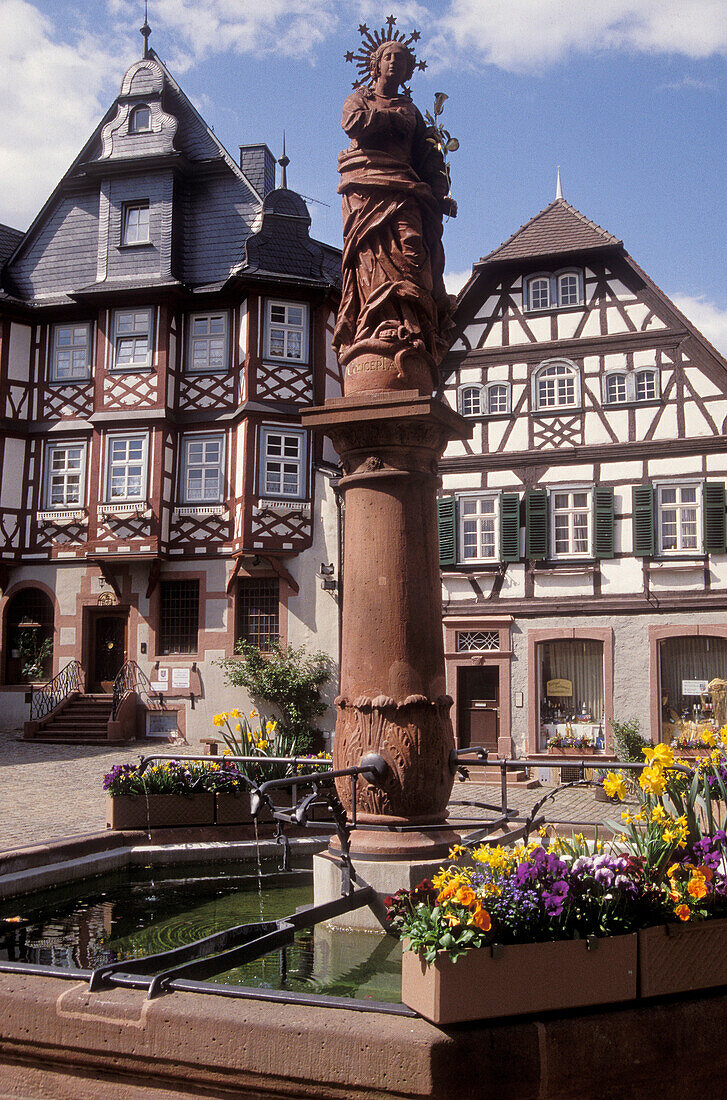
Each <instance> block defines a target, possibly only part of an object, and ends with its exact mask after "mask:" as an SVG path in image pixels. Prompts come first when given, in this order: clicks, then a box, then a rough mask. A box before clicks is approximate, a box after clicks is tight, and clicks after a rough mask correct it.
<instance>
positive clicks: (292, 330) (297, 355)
mask: <svg viewBox="0 0 727 1100" xmlns="http://www.w3.org/2000/svg"><path fill="white" fill-rule="evenodd" d="M266 308H267V314H266V331H265V355H266V357H267V358H269V359H285V360H289V361H292V362H296V363H307V362H308V306H307V305H306V304H305V303H304V302H270V301H269V302H267V307H266Z"/></svg>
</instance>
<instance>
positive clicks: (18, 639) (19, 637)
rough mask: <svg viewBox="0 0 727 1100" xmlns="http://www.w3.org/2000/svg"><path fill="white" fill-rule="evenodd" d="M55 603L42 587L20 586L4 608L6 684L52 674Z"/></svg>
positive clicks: (29, 680)
mask: <svg viewBox="0 0 727 1100" xmlns="http://www.w3.org/2000/svg"><path fill="white" fill-rule="evenodd" d="M53 618H54V612H53V604H52V603H51V600H50V597H49V596H47V595H46V594H45V592H43V591H42V589H40V588H21V589H20V591H19V592H16V593H15V595H14V596H11V597H10V599H9V600H8V604H7V608H6V611H5V647H4V649H5V683H6V684H23V683H25V684H27V683H30V682H33V681H35V682H36V683H37V682H38V681H40V682H41V683H42V682H44V681H48V680H50V678H51V676H52V675H53Z"/></svg>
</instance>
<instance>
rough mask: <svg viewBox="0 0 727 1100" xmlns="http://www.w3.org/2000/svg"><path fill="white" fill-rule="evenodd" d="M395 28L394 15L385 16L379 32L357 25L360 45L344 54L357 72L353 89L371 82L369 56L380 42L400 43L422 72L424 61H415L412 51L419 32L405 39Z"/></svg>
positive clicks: (404, 35) (424, 65) (407, 92)
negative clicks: (355, 49) (383, 24)
mask: <svg viewBox="0 0 727 1100" xmlns="http://www.w3.org/2000/svg"><path fill="white" fill-rule="evenodd" d="M395 26H396V16H395V15H389V16H387V19H386V22H385V26H383V27H381V29H380V30H373V31H371V30H369V27H368V25H367V24H366V23H359V27H358V32H359V34H360V35H361V45H360V47H359V49H358V50H357V51H355V52H354V51H353V50H347V51H346V53H345V54H344V57H345V59H346V61H350V62H352V63H353V64H355V66H356V68H357V70H358V80H356V81H354V84H353V87H354V88H361V87H363V86H364V85H366V84H369V83H370V82H371V54H372V53H373V52H374V51H375V50H377V49H378V48H379V46H380V45H381V44H382V42H401V44H402V45H403V46H406V48H407V49H408V50H409V52H410V53H411V55H412V57H413V58H414V67H415V68H416V69H419V71H420V72H424V70H425V69H426V67H427V63H426V61H417V57H416V53H415V51H414V43H415V42H418V41H419V39H420V38H421V31H417V30H414V31H412V32H411V34H410V35H409V36H408V37H407V35H406V34H405V33H404V32H403V31H399V30H395V29H394V28H395ZM402 91H403V92H404V94H405V95H408V94H410V92H409V90H408V89H407V88H403V89H402Z"/></svg>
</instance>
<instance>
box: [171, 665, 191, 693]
mask: <svg viewBox="0 0 727 1100" xmlns="http://www.w3.org/2000/svg"><path fill="white" fill-rule="evenodd" d="M172 687H173V688H187V690H189V669H188V668H173V669H172Z"/></svg>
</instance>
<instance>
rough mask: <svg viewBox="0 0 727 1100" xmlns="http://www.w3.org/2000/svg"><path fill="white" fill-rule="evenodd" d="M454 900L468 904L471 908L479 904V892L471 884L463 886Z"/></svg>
mask: <svg viewBox="0 0 727 1100" xmlns="http://www.w3.org/2000/svg"><path fill="white" fill-rule="evenodd" d="M454 900H455V901H456V902H458V903H459V904H460V905H464V906H466V907H467V909H471V908H472V906H473V905H476V904H477V894H476V893H475V892H474V890H473V889H472V887H471V886H461V887H460V888H459V890H458V891H457V894H456V896H455V898H454Z"/></svg>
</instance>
